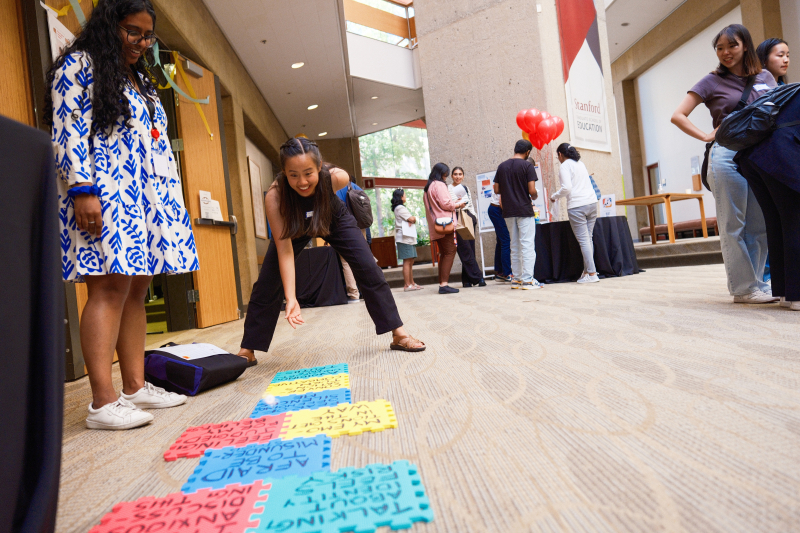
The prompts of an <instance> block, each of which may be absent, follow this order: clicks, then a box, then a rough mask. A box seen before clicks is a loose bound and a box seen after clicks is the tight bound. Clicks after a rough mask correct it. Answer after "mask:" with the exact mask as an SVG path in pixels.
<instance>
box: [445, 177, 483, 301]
mask: <svg viewBox="0 0 800 533" xmlns="http://www.w3.org/2000/svg"><path fill="white" fill-rule="evenodd" d="M452 179H453V183H452V185H448V186H447V192H449V193H450V198H451V199H452V200H453V202H460V201H463V202H464V214H466V215H467V216H468V217H470V218H471V219H472V227H473V228H475V230H476V231H477V228H478V218H477V217H476V216H475V214H474V213H475V208H474V207H472V198H470V194H469V190H468V189H467V188H466V186H464V183H463V181H464V169H463V168H461V167H455V168H454V169H453V175H452ZM456 249H457V251H458V258H459V259H461V284H462V286H464V287H472V286H473V285H477V286H478V287H485V286H486V281H485V280H484V279H483V271H482V270H481V267H479V266H478V261H477V260H476V259H475V239H472V240H471V241H467V240H464V239H462V238H461V235H459V234H458V232H456Z"/></svg>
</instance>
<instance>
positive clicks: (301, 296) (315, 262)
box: [294, 246, 347, 308]
mask: <svg viewBox="0 0 800 533" xmlns="http://www.w3.org/2000/svg"><path fill="white" fill-rule="evenodd" d="M294 265H295V287H296V292H297V301H298V302H299V303H300V307H301V308H308V307H326V306H329V305H344V304H347V292H346V291H345V286H344V278H343V277H342V264H341V263H340V262H339V254H337V253H336V251H335V250H334V249H333V248H331V247H330V246H319V247H317V248H306V249H305V250H303V251H302V252H300V255H299V256H297V259H295V262H294Z"/></svg>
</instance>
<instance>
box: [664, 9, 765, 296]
mask: <svg viewBox="0 0 800 533" xmlns="http://www.w3.org/2000/svg"><path fill="white" fill-rule="evenodd" d="M713 45H714V49H715V51H716V53H717V58H718V59H719V65H718V66H717V68H716V70H714V72H712V73H710V74H708V75H706V76H705V77H703V79H701V80H700V81H699V82H697V84H695V86H694V87H692V88H691V89H690V90H689V92H688V93H687V95H686V96H685V97H684V99H683V101H682V102H681V104H680V105H679V106H678V109H677V110H675V113H674V114H673V115H672V123H673V124H675V125H676V126H678V128H680V129H681V131H683V132H684V133H686V134H687V135H690V136H691V137H694V138H695V139H699V140H701V141H704V142H706V143H713V144H711V148H710V152H709V153H708V186H709V188H710V189H711V192H712V193H713V194H714V200H715V202H716V206H717V225H718V228H719V234H720V243H721V245H722V258H723V260H724V261H725V273H726V274H727V278H728V291H729V292H730V294H732V295H733V302H734V303H747V304H764V303H771V302H774V301H777V298H774V297H773V296H772V291H771V289H770V286H769V284H768V283H766V282H765V281H764V267H765V265H766V261H767V231H766V225H765V223H764V215H763V213H762V211H761V207H760V206H759V205H758V201H757V200H756V197H755V195H754V194H753V191H752V190H751V189H750V187H749V186H748V184H747V181H746V180H745V179H744V177H743V176H742V175H741V174H740V173H739V172H738V170H737V169H736V163H734V161H733V156H735V155H736V152H733V151H731V150H728V149H727V148H725V147H723V146H720V145H719V144H717V143H715V142H714V137H715V135H716V131H717V128H719V125H720V124H721V123H722V120H723V119H724V118H725V117H726V116H728V115H729V114H730V113H732V112H733V111H735V110H736V109H741V108H742V107H744V105H745V104H748V103H751V102H753V101H754V100H755V99H756V98H758V97H759V96H760V95H762V94H764V93H765V92H767V91H768V90H770V89H771V88H773V87H775V86H776V83H775V79H774V78H773V77H772V74H770V73H769V72H768V71H766V70H763V69H762V68H761V62H760V61H759V60H758V56H757V55H756V51H755V47H754V46H753V40H752V38H751V37H750V32H749V31H747V28H745V27H744V26H742V25H741V24H731V25H730V26H727V27H725V28H723V30H722V31H720V32H719V33H718V34H717V36H716V37H714V40H713ZM748 87H749V89H748ZM748 90H749V91H750V92H749V94H747V91H748ZM743 98H744V101H742V99H743ZM701 103H704V104H705V106H706V107H707V108H708V110H709V111H710V112H711V117H712V118H713V124H714V131H712V132H711V133H706V132H704V131H702V130H701V129H700V128H698V127H697V126H695V125H694V124H692V121H691V120H689V115H690V114H691V112H692V111H693V110H694V109H695V108H696V107H697V106H699V105H700V104H701Z"/></svg>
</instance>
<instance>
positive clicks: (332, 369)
mask: <svg viewBox="0 0 800 533" xmlns="http://www.w3.org/2000/svg"><path fill="white" fill-rule="evenodd" d="M349 372H350V371H349V370H348V366H347V363H341V364H338V365H326V366H315V367H312V368H301V369H299V370H287V371H285V372H278V373H277V374H275V377H274V378H272V383H282V382H284V381H295V380H298V379H309V378H316V377H319V376H335V375H336V374H348V373H349Z"/></svg>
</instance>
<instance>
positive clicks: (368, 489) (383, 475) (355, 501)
mask: <svg viewBox="0 0 800 533" xmlns="http://www.w3.org/2000/svg"><path fill="white" fill-rule="evenodd" d="M259 505H260V504H259ZM252 518H253V519H254V520H255V519H259V525H258V526H257V527H255V528H253V529H249V530H247V533H266V532H289V533H340V532H342V531H355V532H356V533H372V532H374V531H375V530H376V529H377V528H378V527H381V526H389V527H390V528H392V529H393V530H396V529H408V528H410V527H411V526H412V525H413V523H414V522H430V521H432V520H433V510H432V509H431V506H430V502H429V501H428V498H427V497H426V495H425V487H424V486H423V485H422V480H421V479H420V477H419V474H418V472H417V467H416V466H415V465H412V464H409V463H408V461H395V462H394V463H392V464H389V465H383V464H374V465H369V466H366V467H364V468H352V467H350V468H342V469H340V470H338V471H336V472H329V473H319V474H314V475H312V476H309V477H305V478H302V477H294V476H291V477H285V478H283V479H279V480H276V481H274V482H273V483H272V489H271V490H270V491H269V499H268V500H267V501H266V502H265V503H264V505H263V512H261V513H260V515H254V516H253V517H252Z"/></svg>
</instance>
